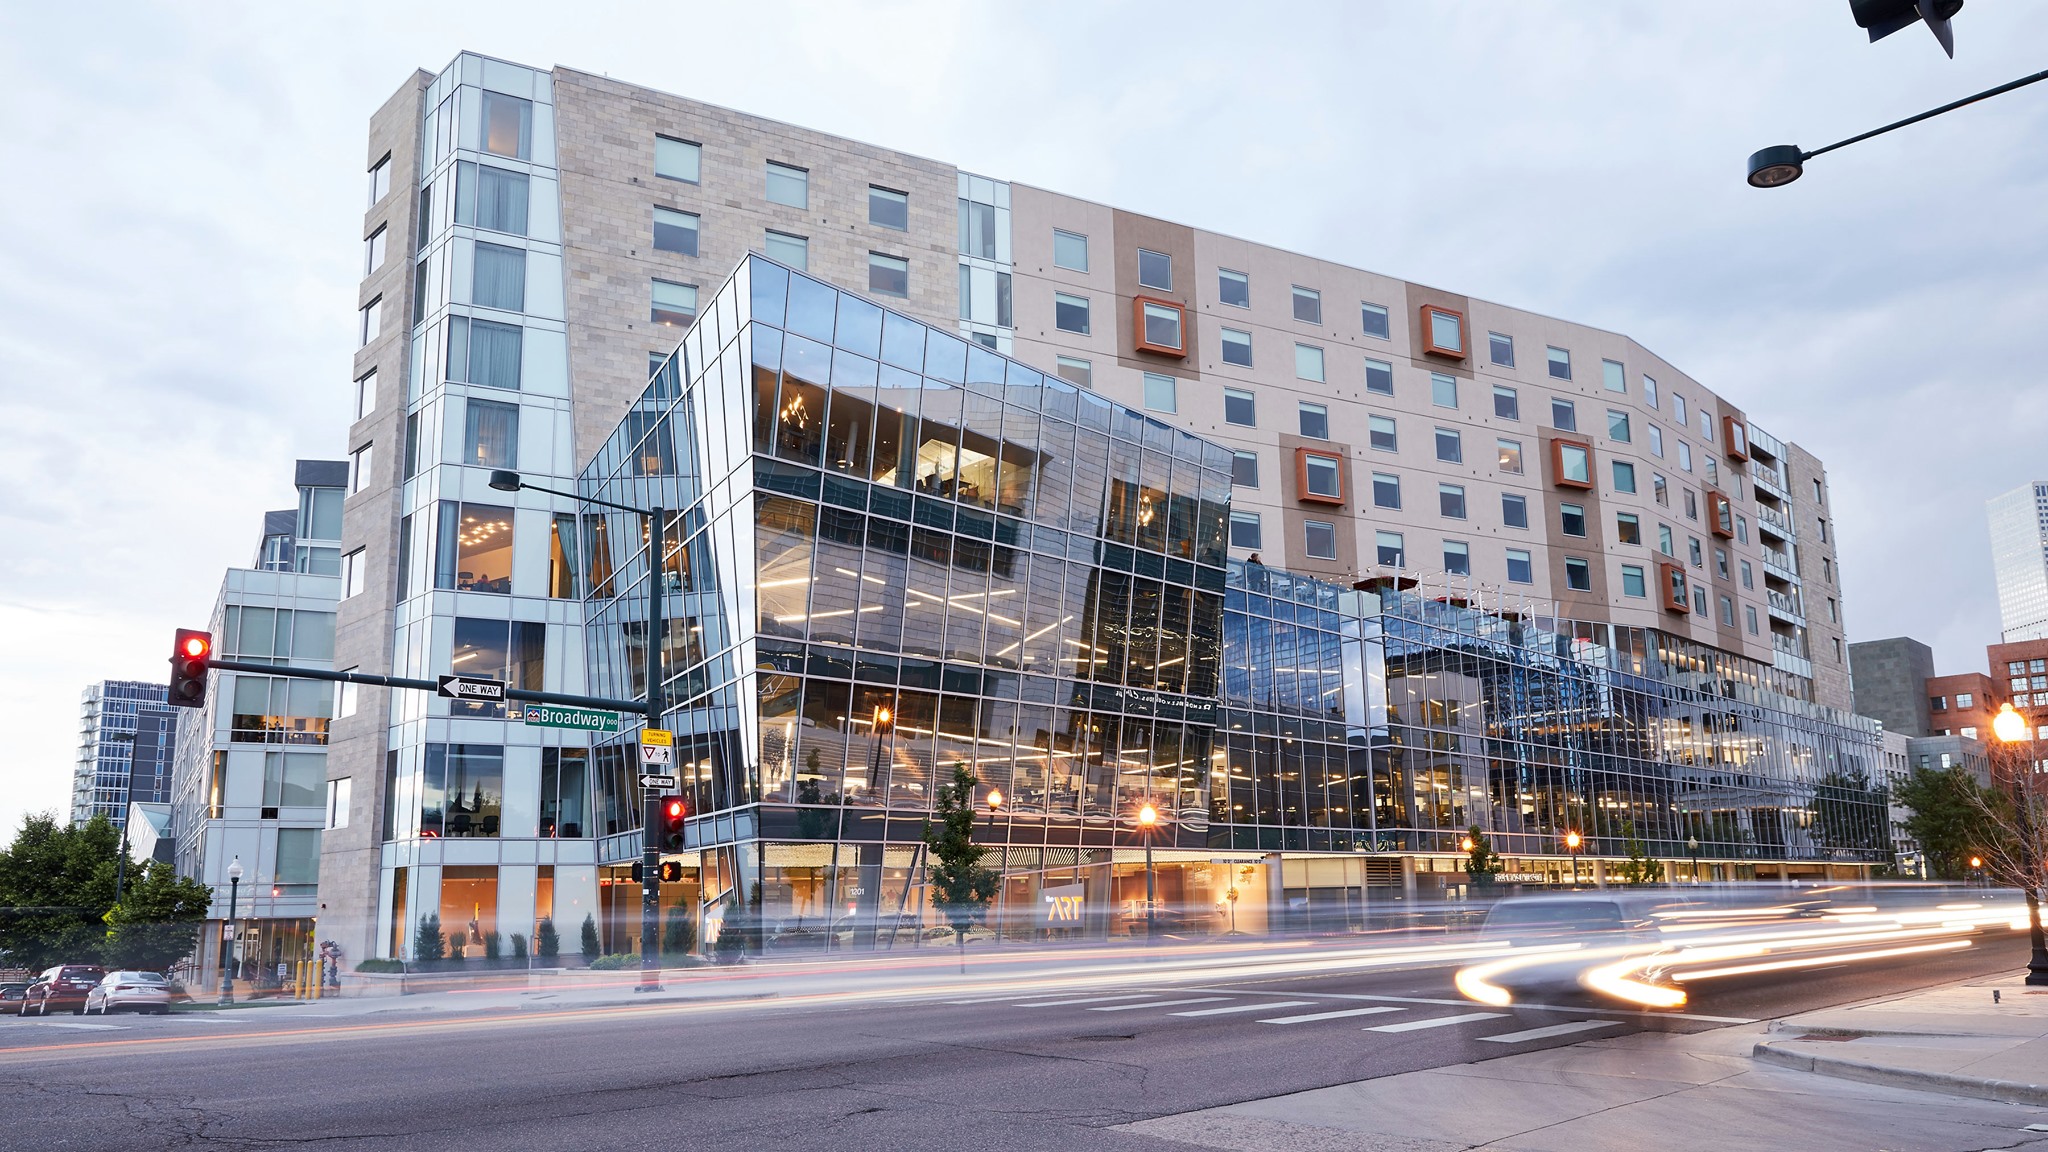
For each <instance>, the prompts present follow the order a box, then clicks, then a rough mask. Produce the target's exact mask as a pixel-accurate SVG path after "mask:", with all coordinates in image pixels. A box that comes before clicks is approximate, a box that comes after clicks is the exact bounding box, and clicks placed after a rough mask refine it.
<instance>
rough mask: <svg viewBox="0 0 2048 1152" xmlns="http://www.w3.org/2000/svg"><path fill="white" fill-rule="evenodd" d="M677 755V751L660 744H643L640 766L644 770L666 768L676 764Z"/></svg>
mask: <svg viewBox="0 0 2048 1152" xmlns="http://www.w3.org/2000/svg"><path fill="white" fill-rule="evenodd" d="M675 755H676V750H675V749H673V748H665V747H663V746H661V745H659V744H642V745H641V746H640V766H641V767H642V768H666V767H668V766H669V765H671V764H673V763H675Z"/></svg>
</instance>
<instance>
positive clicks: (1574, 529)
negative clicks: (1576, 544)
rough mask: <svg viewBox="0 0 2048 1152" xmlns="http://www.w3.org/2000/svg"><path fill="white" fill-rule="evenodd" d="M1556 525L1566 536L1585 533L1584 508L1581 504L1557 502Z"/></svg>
mask: <svg viewBox="0 0 2048 1152" xmlns="http://www.w3.org/2000/svg"><path fill="white" fill-rule="evenodd" d="M1557 518H1558V526H1559V528H1561V529H1562V530H1563V532H1564V534H1565V535H1567V536H1584V535H1585V534H1586V508H1585V505H1583V504H1559V505H1558V506H1557Z"/></svg>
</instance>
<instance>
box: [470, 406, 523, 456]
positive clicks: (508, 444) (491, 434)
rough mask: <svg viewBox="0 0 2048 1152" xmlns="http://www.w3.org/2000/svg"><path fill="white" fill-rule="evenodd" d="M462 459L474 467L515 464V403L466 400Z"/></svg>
mask: <svg viewBox="0 0 2048 1152" xmlns="http://www.w3.org/2000/svg"><path fill="white" fill-rule="evenodd" d="M465 406H466V407H467V408H468V417H467V421H468V425H469V426H468V429H467V434H466V435H465V436H464V438H463V453H462V462H463V463H464V464H470V465H474V466H476V467H478V468H517V467H519V406H518V405H517V404H500V403H497V402H496V401H492V400H476V399H471V400H469V401H468V402H467V403H466V405H465Z"/></svg>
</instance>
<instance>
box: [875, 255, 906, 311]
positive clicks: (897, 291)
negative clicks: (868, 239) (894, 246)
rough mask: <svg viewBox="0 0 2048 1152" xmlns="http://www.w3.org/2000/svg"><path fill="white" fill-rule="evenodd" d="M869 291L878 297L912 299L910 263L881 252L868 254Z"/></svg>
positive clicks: (899, 257)
mask: <svg viewBox="0 0 2048 1152" xmlns="http://www.w3.org/2000/svg"><path fill="white" fill-rule="evenodd" d="M868 291H870V292H873V293H874V294H875V295H877V296H894V297H896V298H897V299H899V300H907V299H909V297H910V261H908V260H905V259H904V258H903V257H901V256H890V255H886V254H884V253H881V252H870V253H868Z"/></svg>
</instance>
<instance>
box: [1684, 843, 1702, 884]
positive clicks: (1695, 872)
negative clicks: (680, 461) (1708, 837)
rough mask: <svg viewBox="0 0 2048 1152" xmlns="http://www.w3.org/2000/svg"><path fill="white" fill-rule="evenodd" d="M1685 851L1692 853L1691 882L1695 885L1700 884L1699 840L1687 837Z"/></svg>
mask: <svg viewBox="0 0 2048 1152" xmlns="http://www.w3.org/2000/svg"><path fill="white" fill-rule="evenodd" d="M1685 850H1686V851H1687V852H1690V853H1692V882H1693V883H1695V884H1697V883H1699V882H1700V838H1699V837H1697V836H1687V837H1686V838H1685Z"/></svg>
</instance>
